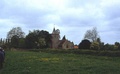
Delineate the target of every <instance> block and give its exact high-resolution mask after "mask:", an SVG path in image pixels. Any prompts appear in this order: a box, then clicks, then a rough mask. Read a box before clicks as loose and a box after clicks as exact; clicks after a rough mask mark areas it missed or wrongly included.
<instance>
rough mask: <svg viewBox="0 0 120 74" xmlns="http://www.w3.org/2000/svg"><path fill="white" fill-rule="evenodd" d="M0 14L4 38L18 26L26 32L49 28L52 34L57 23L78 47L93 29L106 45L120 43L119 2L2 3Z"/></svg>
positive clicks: (38, 0)
mask: <svg viewBox="0 0 120 74" xmlns="http://www.w3.org/2000/svg"><path fill="white" fill-rule="evenodd" d="M0 11H1V12H0V29H1V30H2V31H0V33H2V34H3V33H4V35H1V36H2V37H5V34H7V32H8V31H9V30H10V29H11V28H12V27H17V26H20V27H22V28H23V30H24V31H25V32H26V33H28V30H33V29H40V30H41V29H45V30H47V31H49V32H50V33H51V32H52V29H53V27H54V24H55V27H56V28H58V29H60V31H61V37H62V36H63V35H66V37H67V38H68V39H70V40H71V41H74V42H75V44H78V43H79V42H80V40H82V39H83V37H84V33H85V32H86V31H87V30H88V29H91V28H92V27H97V29H98V31H99V34H100V36H101V39H102V40H103V41H104V42H105V43H107V42H109V43H114V42H115V41H120V40H119V39H118V37H119V31H120V28H119V23H120V22H119V20H120V14H119V12H120V1H119V0H109V1H106V0H11V1H8V0H1V2H0ZM4 28H6V30H4ZM108 37H111V38H108ZM108 39H109V40H108Z"/></svg>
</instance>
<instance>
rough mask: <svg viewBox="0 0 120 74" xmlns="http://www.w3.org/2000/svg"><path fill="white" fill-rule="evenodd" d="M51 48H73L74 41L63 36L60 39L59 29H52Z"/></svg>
mask: <svg viewBox="0 0 120 74" xmlns="http://www.w3.org/2000/svg"><path fill="white" fill-rule="evenodd" d="M51 48H54V49H73V48H74V43H73V42H71V41H69V40H67V39H66V37H65V36H64V37H63V38H62V40H60V30H59V29H57V30H56V29H55V28H54V29H53V32H52V34H51Z"/></svg>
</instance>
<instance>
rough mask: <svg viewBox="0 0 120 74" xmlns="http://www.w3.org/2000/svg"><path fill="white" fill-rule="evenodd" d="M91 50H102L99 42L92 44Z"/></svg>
mask: <svg viewBox="0 0 120 74" xmlns="http://www.w3.org/2000/svg"><path fill="white" fill-rule="evenodd" d="M90 49H92V50H99V49H100V46H99V43H98V42H92V44H91V46H90Z"/></svg>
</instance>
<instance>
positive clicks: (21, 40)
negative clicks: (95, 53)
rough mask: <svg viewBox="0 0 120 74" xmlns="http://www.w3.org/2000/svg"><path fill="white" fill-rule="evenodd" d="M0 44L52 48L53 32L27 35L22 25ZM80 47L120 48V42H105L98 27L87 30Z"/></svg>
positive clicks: (7, 46) (12, 46) (30, 47)
mask: <svg viewBox="0 0 120 74" xmlns="http://www.w3.org/2000/svg"><path fill="white" fill-rule="evenodd" d="M0 46H1V47H3V48H6V49H11V48H19V49H43V48H51V34H50V33H49V32H48V31H44V30H33V31H29V33H28V34H27V35H25V32H23V31H22V29H21V27H14V28H12V29H11V30H10V31H9V32H8V33H7V37H6V39H2V38H1V39H0ZM78 48H79V49H91V50H120V43H119V42H115V44H113V45H111V44H108V43H107V44H104V42H102V41H101V39H100V36H99V33H98V31H97V28H96V27H94V28H92V29H90V30H87V31H86V33H85V35H84V39H83V40H82V41H81V42H80V43H79V44H78Z"/></svg>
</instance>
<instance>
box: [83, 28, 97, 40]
mask: <svg viewBox="0 0 120 74" xmlns="http://www.w3.org/2000/svg"><path fill="white" fill-rule="evenodd" d="M97 38H99V35H98V32H97V28H96V27H94V28H93V29H92V30H87V31H86V33H85V36H84V39H89V40H90V41H92V42H94V41H97Z"/></svg>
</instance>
